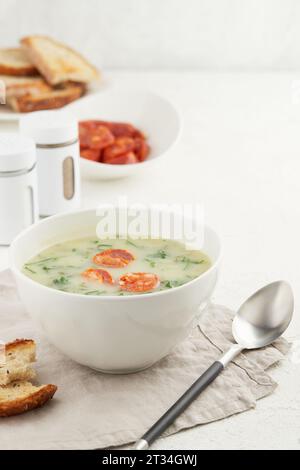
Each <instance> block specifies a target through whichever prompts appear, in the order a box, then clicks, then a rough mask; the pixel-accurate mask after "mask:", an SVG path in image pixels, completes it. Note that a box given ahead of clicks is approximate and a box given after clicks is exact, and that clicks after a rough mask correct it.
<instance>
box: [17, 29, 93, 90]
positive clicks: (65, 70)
mask: <svg viewBox="0 0 300 470" xmlns="http://www.w3.org/2000/svg"><path fill="white" fill-rule="evenodd" d="M21 44H22V46H23V48H24V50H25V52H26V54H27V55H28V57H29V59H30V60H31V61H32V63H33V64H34V65H35V66H36V68H37V69H38V70H39V72H40V73H41V75H43V77H45V79H46V80H47V82H49V83H50V84H51V85H57V84H58V83H61V82H65V81H68V80H71V81H74V82H84V83H88V82H91V81H93V80H96V79H98V78H99V72H98V70H97V69H96V68H95V67H94V66H93V65H91V64H90V63H89V62H88V61H87V60H86V59H85V58H84V57H82V56H81V55H80V54H78V53H77V52H76V51H74V50H73V49H71V48H70V47H67V46H65V45H64V44H62V43H60V42H58V41H55V40H54V39H51V38H49V37H47V36H28V37H25V38H23V39H21Z"/></svg>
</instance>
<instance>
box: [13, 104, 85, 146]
mask: <svg viewBox="0 0 300 470" xmlns="http://www.w3.org/2000/svg"><path fill="white" fill-rule="evenodd" d="M19 126H20V132H21V133H22V134H24V135H26V136H28V137H31V138H32V139H33V140H34V141H35V143H36V145H59V144H65V143H68V142H72V141H74V140H76V139H77V138H78V123H77V121H76V119H74V117H73V116H72V115H71V114H70V113H68V112H67V111H62V110H53V111H36V112H34V113H29V114H27V115H25V116H22V117H21V118H20V121H19Z"/></svg>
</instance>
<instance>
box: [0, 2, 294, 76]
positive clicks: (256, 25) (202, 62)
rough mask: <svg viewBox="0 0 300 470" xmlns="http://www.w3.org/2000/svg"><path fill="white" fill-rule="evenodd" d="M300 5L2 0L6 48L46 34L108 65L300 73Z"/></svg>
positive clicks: (1, 34) (0, 41) (0, 38)
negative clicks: (297, 70)
mask: <svg viewBox="0 0 300 470" xmlns="http://www.w3.org/2000/svg"><path fill="white" fill-rule="evenodd" d="M299 24H300V2H299V1H298V0H85V1H84V0H1V2H0V46H10V45H11V44H16V43H17V41H18V39H19V38H20V37H22V36H24V35H28V34H33V33H43V34H50V35H53V36H55V37H56V38H58V39H61V40H63V41H66V42H67V43H69V44H70V45H73V46H74V47H76V48H79V49H80V50H81V51H83V52H84V53H85V54H87V55H88V56H89V57H90V59H92V60H93V61H94V62H95V63H96V64H98V65H102V66H103V67H125V68H126V67H134V68H142V67H147V68H151V67H152V68H161V67H163V68H170V67H171V68H184V67H188V68H195V67H201V68H207V67H209V68H216V69H220V68H221V69H222V68H226V69H227V68H247V69H249V68H250V69H251V68H260V69H261V68H269V67H271V68H274V69H286V68H292V69H297V68H299V67H300V27H299Z"/></svg>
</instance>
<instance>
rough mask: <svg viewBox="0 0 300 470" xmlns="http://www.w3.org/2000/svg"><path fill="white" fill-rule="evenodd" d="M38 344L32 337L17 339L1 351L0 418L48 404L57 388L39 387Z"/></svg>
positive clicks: (54, 386)
mask: <svg viewBox="0 0 300 470" xmlns="http://www.w3.org/2000/svg"><path fill="white" fill-rule="evenodd" d="M35 360H36V345H35V342H34V341H33V340H31V339H17V340H15V341H13V342H11V343H8V344H6V345H5V347H4V349H3V353H2V354H0V417H7V416H13V415H17V414H21V413H24V412H25V411H29V410H32V409H34V408H37V407H40V406H42V405H44V404H45V403H46V402H47V401H48V400H50V399H51V398H52V397H53V395H54V393H55V392H56V390H57V387H56V385H52V384H48V385H41V386H35V385H33V384H32V383H31V380H33V379H34V378H35V375H36V374H35V370H34V369H33V368H32V365H33V363H34V362H35Z"/></svg>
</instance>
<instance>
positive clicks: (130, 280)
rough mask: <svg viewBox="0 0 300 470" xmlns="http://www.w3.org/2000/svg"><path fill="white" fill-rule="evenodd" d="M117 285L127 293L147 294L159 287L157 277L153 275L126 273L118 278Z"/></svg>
mask: <svg viewBox="0 0 300 470" xmlns="http://www.w3.org/2000/svg"><path fill="white" fill-rule="evenodd" d="M119 285H120V287H121V289H122V290H126V291H128V292H148V291H150V290H153V289H156V288H157V287H158V286H159V277H158V276H157V275H156V274H153V273H127V274H124V275H123V276H121V277H120V279H119Z"/></svg>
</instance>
